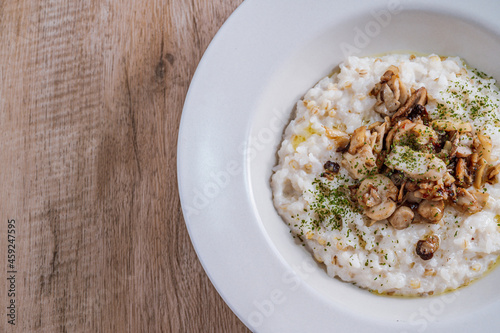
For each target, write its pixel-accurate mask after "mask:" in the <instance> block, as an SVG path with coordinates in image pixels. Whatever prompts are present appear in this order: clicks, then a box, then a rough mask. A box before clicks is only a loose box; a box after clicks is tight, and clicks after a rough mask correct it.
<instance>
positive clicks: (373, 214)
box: [365, 199, 396, 221]
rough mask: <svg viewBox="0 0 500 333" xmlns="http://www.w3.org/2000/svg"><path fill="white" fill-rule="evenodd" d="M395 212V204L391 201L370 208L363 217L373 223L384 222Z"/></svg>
mask: <svg viewBox="0 0 500 333" xmlns="http://www.w3.org/2000/svg"><path fill="white" fill-rule="evenodd" d="M395 210H396V203H395V202H394V201H392V200H391V199H389V200H386V201H384V202H382V203H381V204H379V205H377V206H374V207H370V208H368V209H366V210H365V215H366V216H368V217H369V218H371V219H372V220H374V221H380V220H385V219H386V218H388V217H389V216H391V215H392V213H394V211H395Z"/></svg>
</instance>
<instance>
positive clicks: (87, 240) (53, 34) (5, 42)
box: [0, 0, 248, 332]
mask: <svg viewBox="0 0 500 333" xmlns="http://www.w3.org/2000/svg"><path fill="white" fill-rule="evenodd" d="M240 3H241V0H214V1H211V0H194V1H187V0H186V1H173V0H162V1H114V0H106V1H97V0H92V1H75V0H71V1H67V0H51V1H43V2H36V1H27V0H19V1H2V2H0V42H1V45H2V46H1V48H0V129H1V130H0V138H1V142H2V145H1V149H0V186H1V191H0V221H1V223H0V239H1V241H0V265H1V268H0V278H1V279H2V281H6V279H7V277H9V275H8V274H7V269H6V267H7V264H8V262H7V246H8V243H7V221H8V220H9V219H15V221H16V222H15V225H16V229H15V232H16V239H15V245H16V253H15V254H16V261H15V269H16V271H17V273H16V274H15V276H16V283H15V286H16V288H15V289H16V292H15V294H16V295H15V301H16V311H17V312H16V314H17V317H16V325H15V326H12V325H9V324H8V323H7V308H6V307H7V306H8V304H9V303H8V302H9V300H10V299H11V297H9V296H8V289H9V284H8V282H5V283H2V284H1V286H0V307H1V309H2V310H1V311H0V312H1V314H2V316H1V319H0V331H1V332H5V331H7V332H247V331H248V330H247V329H246V328H245V327H244V325H243V324H242V323H241V322H240V321H239V320H238V319H237V317H236V316H235V315H234V314H233V313H232V312H231V311H230V310H229V308H228V307H227V306H226V305H225V304H224V302H223V301H222V299H221V298H220V297H219V295H218V294H217V292H216V291H215V289H214V288H213V286H212V285H211V284H210V282H209V280H208V278H207V276H206V275H205V273H204V271H203V269H202V267H201V265H200V263H199V261H198V259H197V257H196V254H195V253H194V250H193V247H192V245H191V243H190V241H189V237H188V234H187V231H186V228H185V224H184V220H183V217H182V212H181V208H180V203H179V196H178V194H177V179H176V142H177V135H178V127H179V121H180V117H181V111H182V105H183V102H184V97H185V95H186V92H187V89H188V86H189V83H190V80H191V77H192V75H193V74H194V71H195V69H196V66H197V64H198V61H199V60H200V58H201V56H202V54H203V52H204V50H205V49H206V47H207V46H208V44H209V42H210V41H211V39H212V38H213V36H214V35H215V33H216V32H217V30H218V29H219V27H220V26H221V25H222V23H223V22H224V21H225V19H226V18H227V17H228V16H229V15H230V14H231V13H232V12H233V10H234V9H235V8H236V7H237V6H238V5H239V4H240Z"/></svg>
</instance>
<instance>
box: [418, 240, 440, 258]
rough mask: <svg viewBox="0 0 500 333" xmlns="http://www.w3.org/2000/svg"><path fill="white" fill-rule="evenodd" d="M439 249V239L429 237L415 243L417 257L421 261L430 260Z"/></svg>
mask: <svg viewBox="0 0 500 333" xmlns="http://www.w3.org/2000/svg"><path fill="white" fill-rule="evenodd" d="M438 249H439V237H438V236H437V235H431V236H429V237H426V238H425V239H421V240H419V241H418V242H417V247H416V249H415V250H416V252H417V255H418V256H419V257H420V258H421V259H423V260H429V259H432V257H433V256H434V253H435V252H436V251H437V250H438Z"/></svg>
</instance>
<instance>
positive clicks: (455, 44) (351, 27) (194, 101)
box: [178, 0, 500, 332]
mask: <svg viewBox="0 0 500 333" xmlns="http://www.w3.org/2000/svg"><path fill="white" fill-rule="evenodd" d="M499 13H500V2H495V1H486V0H483V1H475V2H474V3H472V2H467V1H449V0H446V1H440V2H439V3H437V2H436V3H434V1H427V0H420V1H404V2H403V1H370V0H358V1H306V0H294V1H290V0H273V1H266V0H247V1H245V2H244V3H243V4H242V5H241V6H240V7H239V8H238V9H237V10H236V11H235V12H234V13H233V15H232V16H231V17H230V18H229V19H228V21H227V22H226V23H225V24H224V26H223V27H222V28H221V29H220V31H219V32H218V34H217V35H216V37H215V38H214V40H213V41H212V43H211V44H210V46H209V48H208V49H207V51H206V53H205V55H204V57H203V59H202V61H201V62H200V64H199V66H198V69H197V71H196V74H195V76H194V78H193V81H192V83H191V86H190V89H189V93H188V95H187V97H186V102H185V106H184V110H183V115H182V121H181V127H180V133H179V141H178V179H179V191H180V197H181V202H182V206H183V211H184V217H185V220H186V224H187V227H188V230H189V234H190V237H191V240H192V242H193V244H194V247H195V249H196V251H197V253H198V256H199V258H200V261H201V263H202V264H203V266H204V268H205V270H206V272H207V274H208V275H209V277H210V279H211V281H212V283H213V284H214V285H215V287H216V288H217V290H218V291H219V293H220V294H221V295H222V297H223V298H224V300H225V301H226V302H227V303H228V305H229V306H230V307H231V309H232V310H233V311H234V312H235V313H236V314H237V315H238V317H239V318H240V319H241V320H242V321H243V322H244V323H245V324H246V325H247V326H248V327H249V328H250V329H252V330H253V331H258V332H315V331H318V332H325V331H328V332H345V331H347V330H349V331H361V330H363V331H367V332H376V331H381V330H383V331H384V332H424V331H425V332H443V331H445V332H448V331H451V330H453V331H455V332H471V331H474V332H479V331H495V330H494V328H495V327H497V326H499V325H500V317H499V316H498V315H496V314H497V313H498V312H500V288H498V287H497V281H498V280H500V270H495V271H493V272H492V273H491V274H489V275H487V276H486V277H485V278H483V279H481V280H479V281H478V282H476V283H473V284H471V285H470V286H468V287H466V288H463V289H461V290H459V291H458V292H455V293H451V294H447V295H443V296H434V297H428V298H391V297H381V296H376V295H372V294H370V293H369V292H367V291H365V290H361V289H359V288H357V287H354V286H352V285H350V284H347V283H343V282H341V281H339V280H336V279H331V278H329V277H328V276H327V275H326V273H325V272H324V271H323V270H322V269H321V268H320V267H319V266H318V265H317V264H316V263H315V262H314V261H313V260H312V258H311V255H310V254H309V253H307V252H306V251H304V250H303V249H302V248H301V247H300V246H298V245H297V244H295V243H294V241H293V239H292V237H291V235H290V233H289V230H288V227H287V226H286V225H285V224H284V223H283V222H282V220H281V218H280V217H279V216H278V215H277V213H276V211H275V209H274V207H273V205H272V193H271V189H270V186H269V180H270V176H271V168H272V167H273V166H274V165H275V164H276V151H277V149H278V145H279V143H280V141H281V135H282V132H283V130H284V128H285V126H286V124H287V122H288V120H289V118H290V114H291V112H292V110H293V106H294V104H295V103H296V102H297V100H298V99H299V98H300V97H301V96H302V94H304V93H305V92H306V91H307V90H308V89H309V88H310V87H312V86H313V85H314V84H315V83H316V82H317V81H318V80H319V79H321V78H322V77H324V76H325V75H327V74H328V73H329V72H330V71H331V70H332V69H333V68H334V67H336V66H337V65H338V64H339V63H340V62H342V61H343V59H344V58H345V57H346V56H347V53H349V52H350V53H351V54H354V55H359V56H363V55H374V54H380V53H386V52H398V51H404V50H409V51H413V52H420V53H438V54H441V55H458V56H460V57H462V58H463V59H465V60H467V62H468V63H469V64H470V65H471V66H473V67H477V68H478V69H480V70H482V71H484V72H486V73H488V74H491V75H493V76H494V77H496V78H500V65H499V62H498V60H497V57H498V55H499V54H500V19H498V18H497V16H498V14H499Z"/></svg>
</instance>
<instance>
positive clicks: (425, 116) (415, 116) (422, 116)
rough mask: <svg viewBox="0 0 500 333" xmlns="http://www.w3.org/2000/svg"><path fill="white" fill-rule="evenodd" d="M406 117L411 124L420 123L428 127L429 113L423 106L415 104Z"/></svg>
mask: <svg viewBox="0 0 500 333" xmlns="http://www.w3.org/2000/svg"><path fill="white" fill-rule="evenodd" d="M406 117H407V118H408V119H409V120H411V121H413V122H417V121H421V122H422V123H423V124H424V125H426V126H427V125H429V113H428V112H427V109H426V108H425V106H423V105H420V104H415V105H414V106H413V107H412V108H411V109H410V112H409V113H408V115H407V116H406Z"/></svg>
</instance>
